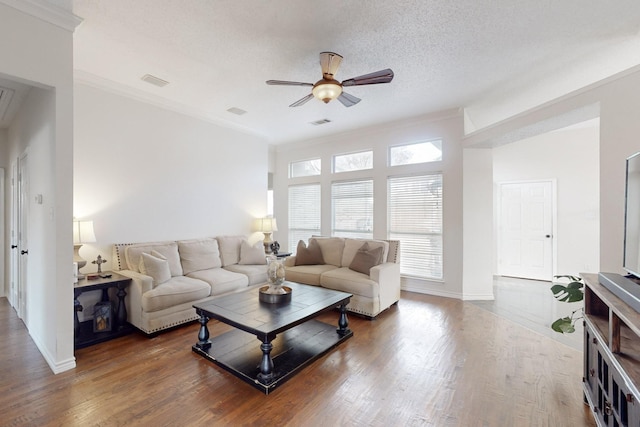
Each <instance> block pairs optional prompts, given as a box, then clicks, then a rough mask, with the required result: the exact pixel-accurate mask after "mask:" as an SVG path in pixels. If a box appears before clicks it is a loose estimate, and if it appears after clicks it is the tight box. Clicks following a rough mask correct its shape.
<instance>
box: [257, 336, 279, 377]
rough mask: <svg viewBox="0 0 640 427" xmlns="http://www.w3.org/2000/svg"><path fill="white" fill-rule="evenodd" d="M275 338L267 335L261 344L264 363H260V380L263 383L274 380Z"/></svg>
mask: <svg viewBox="0 0 640 427" xmlns="http://www.w3.org/2000/svg"><path fill="white" fill-rule="evenodd" d="M274 338H275V337H274V336H270V335H267V336H266V337H264V338H263V341H262V344H260V350H262V361H261V362H260V373H259V374H258V379H259V380H261V381H262V382H269V380H270V379H272V378H273V359H271V350H272V349H273V344H271V341H273V339H274Z"/></svg>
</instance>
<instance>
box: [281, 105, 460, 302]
mask: <svg viewBox="0 0 640 427" xmlns="http://www.w3.org/2000/svg"><path fill="white" fill-rule="evenodd" d="M461 135H462V116H461V115H460V114H458V113H457V112H451V111H448V112H442V113H441V114H439V115H432V116H424V117H419V118H413V119H408V120H403V121H398V122H394V123H389V124H385V125H380V126H375V127H371V128H365V129H361V130H358V131H354V132H348V133H344V134H340V135H334V136H330V137H325V138H320V139H316V140H309V141H302V142H297V143H294V144H286V145H279V146H277V147H276V150H277V153H276V155H277V156H276V157H277V159H276V165H277V167H276V174H275V177H274V193H275V195H274V196H275V214H274V216H275V217H276V218H277V219H278V225H279V228H280V229H279V231H277V232H275V233H274V235H273V238H274V240H278V241H279V242H281V245H282V244H283V243H285V244H286V242H287V241H288V235H287V226H286V225H287V224H288V200H287V196H288V190H287V189H288V186H289V185H290V184H293V183H300V182H308V181H309V179H311V180H317V178H316V177H312V178H301V179H296V180H290V179H289V178H288V164H289V163H290V162H292V161H298V160H304V159H310V158H317V157H320V158H321V159H322V175H321V176H320V182H321V184H322V194H321V197H322V200H323V203H322V213H321V215H322V218H321V219H322V234H323V235H330V233H331V206H330V203H329V202H328V201H329V200H331V182H332V181H334V180H347V179H356V178H363V177H367V178H369V177H373V180H374V237H375V238H378V239H386V238H387V210H386V205H387V176H390V175H395V174H406V173H416V172H428V171H441V172H442V173H443V185H444V188H443V198H444V202H443V203H444V205H443V210H444V260H445V262H444V281H443V282H433V281H418V280H415V279H414V280H403V284H402V287H403V289H405V290H412V291H416V292H426V293H432V294H437V295H444V296H452V297H458V298H461V297H462V148H461V143H460V141H461ZM437 138H441V139H442V141H443V161H442V162H437V163H433V164H426V165H425V164H422V165H412V166H410V167H403V168H402V169H398V168H395V169H394V168H390V167H388V166H387V149H388V146H389V145H392V144H400V143H403V142H412V141H418V140H425V139H427V140H428V139H437ZM368 149H371V150H373V152H374V153H373V155H374V170H373V171H358V172H349V173H341V174H338V175H334V174H332V173H331V159H332V156H333V155H335V154H339V153H349V152H354V151H362V150H368ZM281 224H282V225H281ZM283 246H284V245H283ZM282 249H283V250H284V249H285V248H284V247H283V248H282ZM287 249H288V250H291V249H295V248H287Z"/></svg>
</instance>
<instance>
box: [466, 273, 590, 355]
mask: <svg viewBox="0 0 640 427" xmlns="http://www.w3.org/2000/svg"><path fill="white" fill-rule="evenodd" d="M550 288H551V282H544V281H538V280H526V279H516V278H512V277H500V276H496V277H495V278H494V281H493V292H494V295H495V300H494V301H472V303H473V304H474V305H477V306H478V307H482V308H484V309H486V310H489V311H491V312H492V313H495V314H496V315H498V316H500V317H504V318H506V319H509V320H511V321H513V322H516V323H518V324H519V325H522V326H524V327H526V328H528V329H531V330H533V331H535V332H538V333H540V334H543V335H545V336H547V337H550V338H553V339H554V340H556V341H559V342H561V343H563V344H566V345H568V346H570V347H572V348H575V349H576V350H582V341H583V336H582V335H583V327H582V320H579V321H578V322H576V331H575V332H574V333H572V334H559V333H557V332H554V331H553V330H552V329H551V324H552V323H553V322H554V321H555V320H556V319H559V318H561V317H565V316H569V315H570V314H571V312H572V311H573V310H580V309H581V307H582V304H583V302H578V303H571V304H567V303H563V302H558V301H556V299H555V298H554V297H553V293H552V292H551V290H550Z"/></svg>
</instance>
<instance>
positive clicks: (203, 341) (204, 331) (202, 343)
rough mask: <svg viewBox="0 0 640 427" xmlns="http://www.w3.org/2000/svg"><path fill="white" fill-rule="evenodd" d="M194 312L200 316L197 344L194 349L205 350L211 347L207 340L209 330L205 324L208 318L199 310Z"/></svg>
mask: <svg viewBox="0 0 640 427" xmlns="http://www.w3.org/2000/svg"><path fill="white" fill-rule="evenodd" d="M196 312H197V313H198V314H199V315H200V319H199V320H198V321H199V322H200V330H198V342H197V344H196V347H198V348H201V349H203V350H206V349H208V348H210V347H211V341H210V340H209V329H208V328H207V322H208V321H209V318H208V317H207V316H205V315H204V313H203V312H202V311H200V310H196Z"/></svg>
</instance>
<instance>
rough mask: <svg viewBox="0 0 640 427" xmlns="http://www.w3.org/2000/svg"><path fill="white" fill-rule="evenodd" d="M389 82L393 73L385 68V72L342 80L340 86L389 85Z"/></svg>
mask: <svg viewBox="0 0 640 427" xmlns="http://www.w3.org/2000/svg"><path fill="white" fill-rule="evenodd" d="M391 80H393V71H391V68H387V69H386V70H380V71H376V72H375V73H370V74H365V75H364V76H358V77H354V78H352V79H347V80H344V81H343V82H342V86H361V85H375V84H378V83H389V82H390V81H391Z"/></svg>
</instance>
